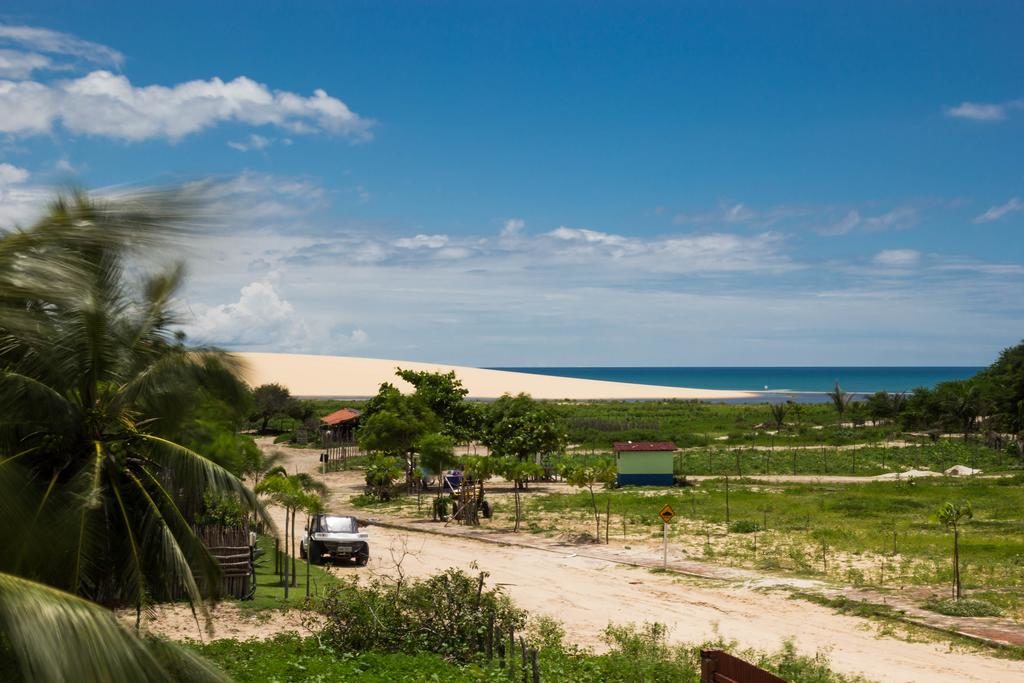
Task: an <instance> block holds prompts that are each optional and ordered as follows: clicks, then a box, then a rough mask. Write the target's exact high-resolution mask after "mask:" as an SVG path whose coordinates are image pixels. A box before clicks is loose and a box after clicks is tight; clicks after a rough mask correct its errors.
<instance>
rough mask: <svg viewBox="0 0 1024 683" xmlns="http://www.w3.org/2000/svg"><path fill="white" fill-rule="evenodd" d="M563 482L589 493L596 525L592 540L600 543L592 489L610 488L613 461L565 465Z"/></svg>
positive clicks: (568, 463)
mask: <svg viewBox="0 0 1024 683" xmlns="http://www.w3.org/2000/svg"><path fill="white" fill-rule="evenodd" d="M563 476H564V477H565V480H566V481H567V482H568V483H569V484H571V485H572V486H575V487H577V488H585V489H587V490H588V491H590V504H591V507H592V508H593V511H594V524H596V525H597V529H596V532H597V533H596V535H595V536H594V538H595V539H596V540H597V542H598V543H600V542H601V513H600V512H598V509H597V496H595V495H594V487H595V486H597V485H598V484H601V485H602V486H610V485H611V484H612V483H613V482H614V481H615V477H616V467H615V461H614V460H612V459H611V458H599V459H597V460H594V461H592V462H585V463H584V462H572V461H569V462H567V463H566V465H565V467H564V468H563Z"/></svg>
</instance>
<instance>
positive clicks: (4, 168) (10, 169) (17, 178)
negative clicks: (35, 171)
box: [0, 164, 29, 187]
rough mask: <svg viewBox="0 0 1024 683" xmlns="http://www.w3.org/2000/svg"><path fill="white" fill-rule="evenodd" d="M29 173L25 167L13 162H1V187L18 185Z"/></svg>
mask: <svg viewBox="0 0 1024 683" xmlns="http://www.w3.org/2000/svg"><path fill="white" fill-rule="evenodd" d="M28 176H29V173H28V171H26V170H25V169H23V168H18V167H17V166H13V165H11V164H0V187H3V186H4V185H17V184H18V183H23V182H25V181H26V180H27V179H28Z"/></svg>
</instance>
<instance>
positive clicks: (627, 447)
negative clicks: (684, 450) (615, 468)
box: [613, 441, 676, 453]
mask: <svg viewBox="0 0 1024 683" xmlns="http://www.w3.org/2000/svg"><path fill="white" fill-rule="evenodd" d="M613 447H614V448H615V452H616V453H620V452H625V451H674V450H675V449H676V445H675V444H674V443H672V442H671V441H616V442H615V443H614V444H613Z"/></svg>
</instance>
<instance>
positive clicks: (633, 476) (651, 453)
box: [613, 441, 676, 486]
mask: <svg viewBox="0 0 1024 683" xmlns="http://www.w3.org/2000/svg"><path fill="white" fill-rule="evenodd" d="M613 447H614V450H615V466H616V471H617V472H618V476H617V478H616V483H617V484H618V485H619V486H672V464H673V461H674V459H675V452H676V445H675V444H674V443H672V442H671V441H616V442H615V443H614V444H613Z"/></svg>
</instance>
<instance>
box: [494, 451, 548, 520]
mask: <svg viewBox="0 0 1024 683" xmlns="http://www.w3.org/2000/svg"><path fill="white" fill-rule="evenodd" d="M494 460H495V464H496V469H497V472H498V473H499V474H501V476H503V477H505V479H507V480H508V481H510V482H512V493H513V502H514V504H515V524H514V525H513V527H512V531H519V524H520V522H521V521H522V518H523V502H522V497H521V493H520V492H521V491H522V490H523V489H525V488H526V481H527V480H529V478H530V477H536V476H538V475H539V474H540V473H541V472H542V471H543V468H542V467H541V466H540V465H538V464H537V463H535V462H530V461H529V460H519V459H518V458H515V457H504V458H494Z"/></svg>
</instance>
